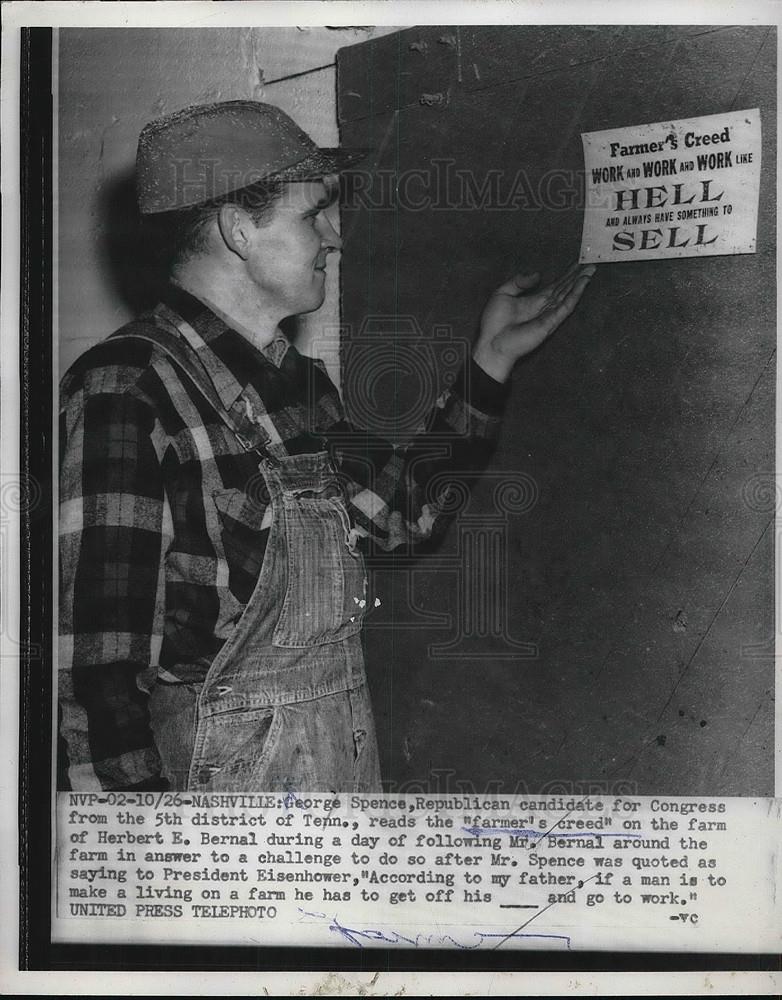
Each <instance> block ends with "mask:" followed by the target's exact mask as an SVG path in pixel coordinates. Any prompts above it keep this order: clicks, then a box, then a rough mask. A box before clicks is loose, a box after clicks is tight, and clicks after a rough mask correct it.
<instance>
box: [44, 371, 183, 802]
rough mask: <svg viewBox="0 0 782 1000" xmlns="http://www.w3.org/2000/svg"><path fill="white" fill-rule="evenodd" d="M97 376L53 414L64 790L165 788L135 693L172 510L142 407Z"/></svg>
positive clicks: (158, 634) (150, 656) (150, 659)
mask: <svg viewBox="0 0 782 1000" xmlns="http://www.w3.org/2000/svg"><path fill="white" fill-rule="evenodd" d="M106 371H107V372H108V371H110V370H108V369H107V370H106ZM103 381H104V385H102V386H99V391H89V392H88V391H85V390H84V387H83V386H82V387H81V388H79V389H78V391H75V392H73V393H72V394H70V395H69V396H68V398H67V400H66V405H65V408H64V409H63V411H62V413H61V426H60V441H61V485H60V651H59V694H60V706H61V710H62V726H61V732H62V735H63V738H64V740H65V742H66V745H67V750H68V760H69V770H68V775H69V779H70V782H71V787H72V788H73V789H74V790H93V789H112V790H119V789H134V790H140V789H153V788H165V787H167V784H166V782H165V781H164V779H162V778H161V775H160V767H161V765H160V758H159V755H158V752H157V749H156V747H155V742H154V739H153V736H152V732H151V729H150V724H149V713H148V708H147V698H148V695H147V693H146V692H145V691H144V690H143V688H144V686H145V685H147V684H148V683H149V679H150V677H151V676H152V674H153V673H154V669H155V665H156V664H157V657H158V653H159V650H160V643H161V639H162V634H163V609H164V596H165V595H164V578H163V568H162V563H163V555H164V553H165V546H167V542H168V539H167V537H166V535H167V532H169V531H170V525H171V517H170V510H169V509H168V504H167V500H166V498H165V492H164V489H163V477H162V473H161V467H160V461H159V456H158V453H157V451H156V448H155V444H154V436H155V433H156V422H155V418H154V414H153V413H152V411H151V408H150V407H149V406H148V405H147V404H146V403H144V402H143V401H141V400H139V399H136V398H134V396H133V395H132V394H131V393H129V392H127V391H119V389H115V390H114V391H112V387H111V386H110V384H109V383H110V382H111V376H110V375H106V376H105V377H104V380H103Z"/></svg>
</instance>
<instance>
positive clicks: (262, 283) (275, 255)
mask: <svg viewBox="0 0 782 1000" xmlns="http://www.w3.org/2000/svg"><path fill="white" fill-rule="evenodd" d="M335 195H336V185H329V186H328V187H327V185H326V184H325V183H324V182H323V181H300V182H296V183H292V184H286V185H285V187H284V188H283V191H282V195H281V196H280V198H279V199H277V201H275V202H274V204H273V205H272V207H271V208H270V210H269V213H268V214H267V215H266V216H265V217H264V218H263V219H262V220H261V222H260V223H259V224H258V225H256V227H255V229H254V231H253V233H252V246H251V250H250V254H249V256H248V257H247V270H248V274H249V275H250V277H251V279H252V281H253V282H254V283H255V285H256V286H257V288H258V289H259V290H260V292H261V293H262V296H263V301H264V303H265V304H268V306H270V307H271V309H272V311H277V312H279V313H280V316H281V318H282V317H284V316H294V315H298V314H301V313H307V312H312V311H313V310H315V309H318V308H319V307H320V306H321V305H322V304H323V299H324V296H325V289H326V271H325V268H326V256H327V254H328V253H329V252H330V251H332V250H339V249H340V247H341V245H342V244H341V242H340V239H339V236H338V235H337V233H336V232H335V230H334V228H333V226H332V225H331V222H330V221H329V220H328V218H327V217H326V214H325V209H326V208H328V206H329V205H330V204H332V202H333V201H334V200H335Z"/></svg>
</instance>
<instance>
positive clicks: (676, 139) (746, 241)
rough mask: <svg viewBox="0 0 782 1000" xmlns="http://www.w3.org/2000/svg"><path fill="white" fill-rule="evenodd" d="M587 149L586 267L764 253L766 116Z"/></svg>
mask: <svg viewBox="0 0 782 1000" xmlns="http://www.w3.org/2000/svg"><path fill="white" fill-rule="evenodd" d="M581 139H582V141H583V143H584V163H585V169H586V207H585V212H584V230H583V234H582V237H581V261H582V263H585V264H587V263H603V262H605V261H621V260H655V259H658V258H661V257H701V256H716V255H719V254H734V253H755V249H756V246H755V244H756V237H757V224H758V192H759V188H760V111H759V109H757V108H753V109H751V110H748V111H730V112H726V113H725V114H720V115H707V116H706V117H703V118H684V119H681V120H680V121H675V122H655V123H654V124H652V125H634V126H631V127H629V128H615V129H608V130H606V131H604V132H585V133H583V134H582V136H581Z"/></svg>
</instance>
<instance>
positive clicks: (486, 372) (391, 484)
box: [340, 264, 595, 551]
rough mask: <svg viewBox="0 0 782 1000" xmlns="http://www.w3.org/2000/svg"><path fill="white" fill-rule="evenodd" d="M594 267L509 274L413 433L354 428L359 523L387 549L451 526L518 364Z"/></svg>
mask: <svg viewBox="0 0 782 1000" xmlns="http://www.w3.org/2000/svg"><path fill="white" fill-rule="evenodd" d="M594 270H595V269H594V267H586V268H585V267H580V266H579V265H578V264H575V265H573V266H572V267H571V268H570V269H569V270H568V271H567V272H566V273H565V274H564V275H563V276H562V277H561V278H559V279H558V280H557V281H555V282H553V283H552V284H550V285H548V286H546V287H545V288H542V289H537V287H536V286H537V284H538V276H537V275H534V274H533V275H529V276H524V275H517V276H515V277H514V278H512V279H511V280H510V281H507V282H505V283H504V284H503V285H501V286H500V287H499V288H498V289H497V291H496V292H495V293H494V294H493V295H492V296H491V298H490V299H489V301H488V303H487V305H486V307H485V308H484V310H483V313H482V316H481V323H480V332H479V335H478V338H477V340H476V343H475V345H474V348H473V352H472V358H471V360H470V361H469V362H468V363H467V364H465V366H464V367H463V368H462V369H461V370H460V372H459V373H458V374H457V377H456V380H455V382H454V383H453V385H452V386H451V387H450V388H449V389H448V391H447V392H445V393H444V394H443V395H442V396H441V397H440V398H439V399H438V401H437V404H436V406H435V408H434V410H433V412H432V414H431V415H430V418H429V420H428V421H427V422H426V425H425V427H423V428H421V430H420V431H419V433H418V434H416V436H415V437H414V438H413V440H412V441H411V442H410V443H409V444H408V445H407V446H406V447H404V448H394V447H392V446H391V445H389V444H388V443H387V442H386V441H383V440H382V439H380V438H377V437H375V436H373V435H369V434H362V433H360V432H354V434H355V437H354V439H353V440H352V441H351V442H350V444H349V445H347V446H343V447H342V448H340V459H341V467H342V470H343V472H344V473H345V475H346V477H347V492H348V496H349V499H350V501H351V504H352V508H353V511H352V513H353V515H354V518H355V521H356V524H357V526H358V527H359V529H360V530H361V531H363V533H365V534H367V535H369V536H370V537H371V538H372V541H373V543H374V544H375V545H377V546H378V547H379V548H380V549H382V550H386V551H387V550H392V549H398V548H399V547H402V546H408V547H409V546H411V545H412V546H417V545H418V543H420V542H422V541H426V540H428V539H430V538H432V537H433V536H434V535H437V534H439V533H440V532H441V531H442V530H443V529H444V527H445V526H446V523H447V521H448V511H449V510H452V509H453V507H454V501H455V497H454V491H457V493H461V494H462V495H464V494H465V493H466V492H468V491H469V490H470V488H471V486H472V484H473V483H474V481H475V479H476V478H477V477H478V476H479V475H480V473H481V472H482V471H483V469H484V468H485V467H486V465H487V464H488V461H489V459H490V458H491V454H492V452H493V450H494V446H495V444H496V440H497V437H498V434H499V428H500V421H501V417H502V411H503V408H504V405H505V401H506V399H507V396H508V392H509V384H508V382H509V378H510V373H511V371H512V369H513V366H514V364H515V363H516V362H517V361H518V360H519V359H520V358H522V357H523V356H524V355H525V354H529V353H530V352H531V351H533V350H535V349H536V348H537V347H539V346H540V345H541V344H542V343H543V341H544V340H546V339H547V337H549V336H550V335H551V334H552V333H553V332H554V331H555V330H556V329H557V328H558V327H559V326H560V325H561V324H562V322H563V321H564V320H565V319H566V318H567V317H568V316H569V315H570V314H571V313H572V312H573V310H574V309H575V307H576V304H577V303H578V300H579V299H580V297H581V295H582V293H583V291H584V289H585V288H586V286H587V284H588V283H589V279H590V278H591V276H592V274H593V273H594ZM456 503H457V506H458V500H457V501H456Z"/></svg>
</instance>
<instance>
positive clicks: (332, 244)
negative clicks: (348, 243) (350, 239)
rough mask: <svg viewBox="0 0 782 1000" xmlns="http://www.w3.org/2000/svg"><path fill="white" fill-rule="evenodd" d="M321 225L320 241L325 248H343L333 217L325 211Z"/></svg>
mask: <svg viewBox="0 0 782 1000" xmlns="http://www.w3.org/2000/svg"><path fill="white" fill-rule="evenodd" d="M320 219H321V225H320V241H321V245H322V246H323V249H324V250H325V249H326V248H327V247H328V249H329V250H341V249H342V240H341V239H340V235H339V233H338V232H337V230H336V229H335V228H334V226H333V224H332V222H331V219H330V218H329V217H328V216H327V215H326V213H325V212H323V213H322V215H321V217H320Z"/></svg>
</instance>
